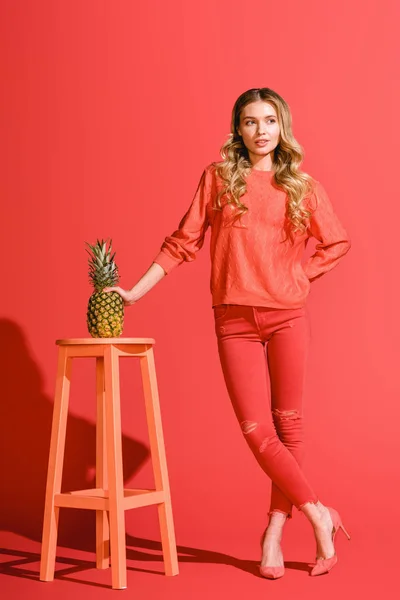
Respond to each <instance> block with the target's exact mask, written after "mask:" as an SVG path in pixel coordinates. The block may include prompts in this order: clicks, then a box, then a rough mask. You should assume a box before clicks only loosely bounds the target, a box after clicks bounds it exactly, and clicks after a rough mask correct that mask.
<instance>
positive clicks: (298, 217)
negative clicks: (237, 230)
mask: <svg viewBox="0 0 400 600" xmlns="http://www.w3.org/2000/svg"><path fill="white" fill-rule="evenodd" d="M258 100H263V101H264V102H268V103H269V104H271V105H272V106H273V107H274V108H275V111H276V114H277V118H278V123H279V127H280V140H279V143H278V145H277V146H276V148H275V149H274V157H273V171H274V176H273V180H274V181H275V184H276V185H277V186H279V187H280V188H282V189H283V190H284V191H285V192H286V193H287V196H288V202H287V218H288V221H287V222H286V224H285V229H286V230H287V233H288V235H289V237H290V238H291V239H292V240H293V237H294V235H295V233H296V232H297V231H299V232H300V233H304V232H305V231H306V230H307V219H308V218H309V217H310V216H311V213H310V211H309V210H307V209H306V208H305V207H304V205H303V200H304V199H305V198H306V197H307V196H308V195H309V194H310V193H312V192H313V191H314V180H313V178H312V177H311V176H310V175H307V173H303V172H302V171H300V170H299V167H300V164H301V163H302V160H303V156H304V152H303V149H302V147H301V146H300V144H299V143H298V142H297V141H296V139H295V138H294V136H293V132H292V116H291V112H290V108H289V106H288V104H287V103H286V102H285V100H284V99H283V98H282V97H281V96H280V95H279V94H277V93H276V92H274V91H273V90H271V89H270V88H252V89H250V90H247V91H246V92H244V93H243V94H241V95H240V96H239V98H238V99H237V100H236V102H235V104H234V107H233V110H232V118H231V133H230V134H229V135H228V140H227V141H226V142H225V143H224V144H223V146H222V147H221V149H220V154H221V156H222V158H223V160H222V161H220V162H215V163H213V164H214V166H215V167H216V174H217V175H218V176H219V178H220V179H221V180H222V182H223V187H222V189H221V190H220V191H219V193H218V195H217V197H216V202H215V205H214V208H215V209H216V210H222V206H221V197H222V196H223V195H224V194H226V195H227V202H228V203H230V204H234V205H235V206H236V207H237V208H238V209H239V210H238V213H237V215H236V216H235V219H236V218H239V217H240V215H242V214H243V213H245V212H247V211H248V210H249V209H248V207H247V206H245V205H244V204H243V203H242V202H241V201H240V197H241V196H243V194H245V192H246V190H247V186H246V180H245V177H246V176H248V175H249V174H250V172H251V169H252V163H251V162H250V159H249V153H248V150H247V148H246V146H245V145H244V143H243V141H242V136H241V135H239V133H238V131H237V128H238V127H239V125H240V115H241V111H242V110H243V108H244V107H245V106H246V105H247V104H249V103H250V102H256V101H258ZM283 241H286V240H283Z"/></svg>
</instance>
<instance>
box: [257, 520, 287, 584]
mask: <svg viewBox="0 0 400 600" xmlns="http://www.w3.org/2000/svg"><path fill="white" fill-rule="evenodd" d="M266 532H267V528H266V529H265V531H264V533H263V534H262V536H261V549H262V547H263V544H264V538H265V534H266ZM284 573H285V567H262V566H261V565H260V575H262V576H263V577H266V578H267V579H279V577H282V576H283V575H284Z"/></svg>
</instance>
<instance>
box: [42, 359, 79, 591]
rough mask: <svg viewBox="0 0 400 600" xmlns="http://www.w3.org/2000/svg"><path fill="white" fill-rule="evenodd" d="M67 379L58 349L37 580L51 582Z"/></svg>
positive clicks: (64, 361)
mask: <svg viewBox="0 0 400 600" xmlns="http://www.w3.org/2000/svg"><path fill="white" fill-rule="evenodd" d="M70 381H71V358H68V356H67V349H66V348H64V347H60V348H59V351H58V367H57V379H56V391H55V396H54V407H53V421H52V427H51V440H50V453H49V463H48V471H47V484H46V498H45V510H44V519H43V534H42V550H41V561H40V580H41V581H52V580H53V579H54V568H55V560H56V547H57V533H58V517H59V511H60V508H59V507H58V506H55V505H54V496H55V494H59V493H60V491H61V480H62V469H63V463H64V449H65V434H66V428H67V416H68V400H69V389H70Z"/></svg>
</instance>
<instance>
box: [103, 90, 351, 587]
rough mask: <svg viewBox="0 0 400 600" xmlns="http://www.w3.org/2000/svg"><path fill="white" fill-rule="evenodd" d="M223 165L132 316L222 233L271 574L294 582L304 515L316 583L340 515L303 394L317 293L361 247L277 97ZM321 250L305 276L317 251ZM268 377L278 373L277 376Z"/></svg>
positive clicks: (151, 275)
mask: <svg viewBox="0 0 400 600" xmlns="http://www.w3.org/2000/svg"><path fill="white" fill-rule="evenodd" d="M221 156H222V158H223V160H222V161H221V162H219V163H211V164H210V165H208V166H207V167H206V168H205V169H204V171H203V174H202V177H201V179H200V182H199V185H198V188H197V191H196V193H195V196H194V199H193V201H192V203H191V205H190V207H189V209H188V211H187V212H186V214H185V215H184V217H183V218H182V220H181V222H180V223H179V226H178V229H177V230H176V231H175V232H174V233H173V234H172V235H171V236H167V237H166V238H165V241H164V243H163V244H162V246H161V249H160V251H159V253H158V254H157V256H156V258H155V259H154V264H152V266H151V267H150V269H149V270H148V271H147V273H146V274H145V275H144V276H143V277H142V278H141V279H140V281H139V282H138V283H137V284H136V285H135V286H134V287H133V288H132V289H131V290H129V291H126V290H123V289H121V288H120V287H115V288H106V290H105V291H112V290H115V291H117V292H119V293H120V294H121V296H122V298H123V299H124V302H125V305H131V304H133V303H135V302H137V300H139V298H141V297H142V296H143V295H144V294H145V293H146V292H148V291H149V290H150V289H151V288H152V287H153V286H154V285H155V284H156V283H157V282H158V281H159V280H160V279H162V278H163V277H164V276H165V274H168V273H170V272H171V270H172V269H173V268H175V267H176V266H178V265H179V264H182V263H183V262H184V261H186V262H190V261H193V260H194V259H195V257H196V252H197V251H198V250H200V249H201V247H202V246H203V243H204V236H205V233H206V231H207V229H208V227H209V226H210V227H211V260H212V268H211V293H212V300H213V309H214V319H215V332H216V336H217V342H218V352H219V356H220V360H221V366H222V371H223V375H224V379H225V383H226V386H227V390H228V394H229V397H230V399H231V401H232V405H233V408H234V411H235V414H236V416H237V418H238V421H239V423H240V427H241V431H242V433H243V436H244V437H245V439H246V441H247V443H248V445H249V446H250V448H251V450H252V451H253V453H254V455H255V457H256V459H257V461H258V463H259V464H260V466H261V468H262V469H263V470H264V471H265V473H266V474H267V475H268V476H269V477H270V478H271V480H272V494H271V503H270V510H269V513H268V514H269V522H268V526H267V528H266V530H265V532H264V534H263V536H262V539H261V545H262V548H263V554H262V559H261V565H260V572H261V574H262V575H263V576H264V577H267V578H273V579H276V578H277V577H281V576H282V575H283V574H284V562H283V556H282V552H281V547H280V542H281V539H282V531H283V526H284V523H285V521H286V520H287V519H290V518H292V506H293V505H295V506H296V508H297V509H298V510H299V511H302V513H303V514H304V515H305V516H306V517H307V519H308V520H309V521H310V523H311V525H312V527H313V530H314V534H315V538H316V543H317V557H316V564H315V566H314V567H313V569H312V571H311V575H319V574H322V573H326V572H328V571H329V570H330V569H331V568H332V567H333V566H334V564H335V563H336V562H337V557H336V553H335V548H334V544H333V542H334V537H335V533H336V531H337V530H338V528H339V527H342V529H343V531H344V532H345V533H346V535H347V537H348V539H350V536H349V535H348V533H347V532H346V531H345V529H344V528H343V526H342V523H341V519H340V516H339V514H338V513H337V511H335V510H334V509H333V508H330V507H327V506H324V504H322V502H321V501H320V499H319V497H318V495H317V494H316V493H315V491H314V489H313V488H312V487H311V485H310V484H309V482H308V481H307V479H306V477H305V475H304V473H303V471H302V468H301V466H302V462H303V449H304V448H303V445H304V440H303V414H302V404H303V390H304V383H305V369H306V362H307V356H308V349H309V341H310V327H309V317H308V313H307V309H306V306H305V303H306V299H307V296H308V294H309V291H310V285H311V282H312V281H314V280H315V279H317V278H319V277H321V276H322V275H323V274H324V273H326V272H327V271H329V270H331V269H332V268H334V267H335V266H336V265H337V264H338V263H339V261H340V260H341V259H342V258H343V257H344V255H345V254H346V253H347V252H348V250H349V249H350V240H349V236H348V235H347V233H346V231H345V229H344V228H343V226H342V225H341V223H340V221H339V219H338V217H337V216H336V214H335V213H334V210H333V207H332V204H331V203H330V200H329V198H328V196H327V194H326V192H325V190H324V188H323V186H322V185H321V184H320V183H319V182H318V181H316V180H314V179H313V178H312V177H310V176H309V175H307V174H306V173H303V172H301V171H300V170H299V167H300V164H301V162H302V158H303V152H302V149H301V146H300V145H299V144H298V143H297V141H296V140H295V139H294V137H293V133H292V129H291V114H290V109H289V107H288V105H287V103H286V102H285V100H284V99H283V98H282V97H281V96H279V94H277V93H276V92H274V91H273V90H271V89H269V88H260V89H258V88H257V89H250V90H248V91H246V92H245V93H243V94H242V95H241V96H239V98H238V99H237V100H236V102H235V105H234V108H233V111H232V121H231V134H230V135H229V139H228V140H227V142H226V143H225V144H224V145H223V146H222V148H221ZM311 236H313V237H315V238H316V239H317V240H318V241H319V243H318V244H317V246H316V251H315V253H314V254H313V255H312V256H311V257H310V258H309V259H308V260H307V261H306V262H305V264H304V265H302V264H301V257H302V254H303V251H304V249H305V247H306V245H307V242H308V239H309V238H310V237H311ZM266 366H267V368H266Z"/></svg>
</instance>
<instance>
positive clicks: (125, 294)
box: [103, 285, 136, 306]
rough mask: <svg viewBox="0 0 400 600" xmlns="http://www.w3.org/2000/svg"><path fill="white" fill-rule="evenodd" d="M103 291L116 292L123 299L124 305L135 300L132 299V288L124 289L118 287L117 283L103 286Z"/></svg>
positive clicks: (128, 304) (130, 303) (129, 304)
mask: <svg viewBox="0 0 400 600" xmlns="http://www.w3.org/2000/svg"><path fill="white" fill-rule="evenodd" d="M103 292H117V293H118V294H119V295H120V296H121V298H122V300H123V301H124V305H125V306H131V305H132V304H135V302H136V300H135V299H134V295H133V292H132V290H124V289H122V288H121V287H119V286H118V285H117V286H115V287H105V288H104V289H103Z"/></svg>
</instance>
